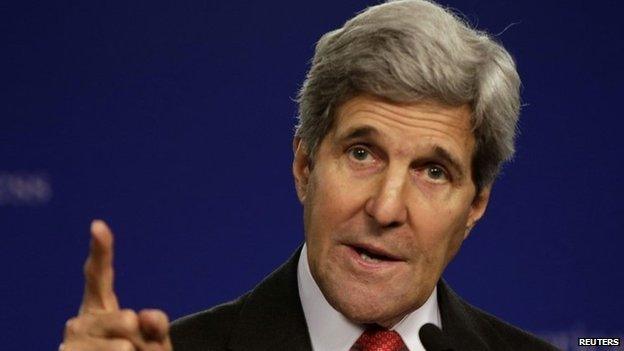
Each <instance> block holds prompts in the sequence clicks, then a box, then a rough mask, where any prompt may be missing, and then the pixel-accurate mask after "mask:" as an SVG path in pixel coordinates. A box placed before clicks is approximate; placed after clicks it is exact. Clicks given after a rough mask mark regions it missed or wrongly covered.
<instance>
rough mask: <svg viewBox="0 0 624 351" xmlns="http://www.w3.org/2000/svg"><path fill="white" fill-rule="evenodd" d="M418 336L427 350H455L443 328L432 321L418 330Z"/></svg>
mask: <svg viewBox="0 0 624 351" xmlns="http://www.w3.org/2000/svg"><path fill="white" fill-rule="evenodd" d="M418 336H419V337H420V342H422V344H423V346H424V347H425V350H427V351H453V348H452V347H451V343H450V342H449V340H448V338H447V337H446V336H444V334H443V333H442V329H440V328H438V327H436V326H435V325H433V324H431V323H427V324H425V325H423V326H422V327H421V328H420V330H419V331H418Z"/></svg>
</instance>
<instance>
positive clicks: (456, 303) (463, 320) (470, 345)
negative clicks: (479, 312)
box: [438, 279, 490, 351]
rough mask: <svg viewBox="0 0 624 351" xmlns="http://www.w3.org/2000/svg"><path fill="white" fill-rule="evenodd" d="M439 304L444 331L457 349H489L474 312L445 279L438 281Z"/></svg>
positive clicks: (464, 350)
mask: <svg viewBox="0 0 624 351" xmlns="http://www.w3.org/2000/svg"><path fill="white" fill-rule="evenodd" d="M438 304H439V308H440V316H441V317H442V331H443V332H444V334H445V335H446V336H447V337H448V338H449V340H451V342H452V343H453V345H454V346H455V347H456V349H457V350H462V351H469V350H479V351H483V350H489V349H490V348H489V347H488V346H487V344H486V342H485V341H484V340H483V339H482V337H481V335H480V334H479V329H480V328H479V327H478V325H477V324H476V323H475V321H474V319H473V317H472V316H473V313H471V311H470V310H469V309H468V307H467V305H466V304H465V303H464V302H463V301H462V300H461V298H460V297H459V296H458V295H457V294H456V293H455V292H454V291H453V290H452V289H451V288H450V287H449V286H448V285H447V284H446V282H445V281H444V280H443V279H440V282H439V283H438Z"/></svg>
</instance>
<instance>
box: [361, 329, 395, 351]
mask: <svg viewBox="0 0 624 351" xmlns="http://www.w3.org/2000/svg"><path fill="white" fill-rule="evenodd" d="M351 351H407V347H406V346H405V344H404V343H403V339H401V336H400V335H399V333H397V332H395V331H393V330H387V329H383V328H374V329H367V330H365V331H364V333H362V335H360V337H359V338H358V339H357V341H356V342H355V344H354V345H353V348H352V349H351Z"/></svg>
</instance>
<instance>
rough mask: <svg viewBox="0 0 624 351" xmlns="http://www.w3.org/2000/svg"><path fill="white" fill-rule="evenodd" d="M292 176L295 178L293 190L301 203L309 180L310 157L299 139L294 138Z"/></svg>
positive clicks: (304, 197)
mask: <svg viewBox="0 0 624 351" xmlns="http://www.w3.org/2000/svg"><path fill="white" fill-rule="evenodd" d="M293 153H294V159H293V165H292V170H293V176H294V178H295V189H296V190H297V197H298V198H299V201H300V202H301V203H303V202H304V201H305V199H306V196H307V194H308V181H309V179H310V167H311V164H310V155H309V154H308V151H307V150H306V147H305V145H304V143H303V142H302V141H301V138H299V137H295V139H293Z"/></svg>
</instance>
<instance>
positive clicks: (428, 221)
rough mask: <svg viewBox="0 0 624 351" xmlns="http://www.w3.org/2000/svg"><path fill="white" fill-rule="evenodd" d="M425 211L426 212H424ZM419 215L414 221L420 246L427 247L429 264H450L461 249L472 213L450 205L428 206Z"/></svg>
mask: <svg viewBox="0 0 624 351" xmlns="http://www.w3.org/2000/svg"><path fill="white" fill-rule="evenodd" d="M423 209H426V210H423ZM415 212H416V213H420V215H416V216H415V217H419V218H415V219H413V226H414V228H415V229H414V232H415V233H420V235H416V237H415V239H414V240H416V241H418V242H419V243H418V245H416V246H417V247H420V248H424V251H425V253H424V254H425V256H426V259H427V261H428V262H430V263H433V262H439V261H443V262H445V263H448V261H450V260H451V259H452V258H453V257H454V256H455V254H456V253H457V251H458V249H459V247H460V246H461V244H462V242H463V239H464V231H465V227H466V223H467V220H468V213H469V211H468V210H467V209H465V206H450V204H449V203H437V204H435V205H432V204H428V205H426V206H423V207H420V210H419V211H415Z"/></svg>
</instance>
